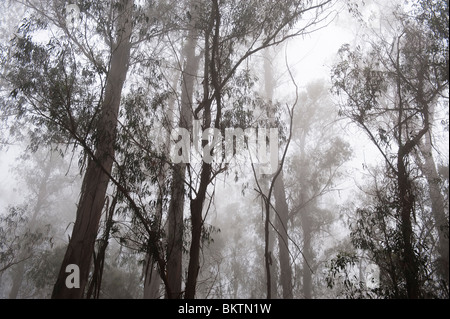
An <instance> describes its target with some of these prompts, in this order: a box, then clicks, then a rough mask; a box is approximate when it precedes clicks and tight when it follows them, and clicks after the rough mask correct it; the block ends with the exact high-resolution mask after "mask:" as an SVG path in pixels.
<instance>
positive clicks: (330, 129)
mask: <svg viewBox="0 0 450 319" xmlns="http://www.w3.org/2000/svg"><path fill="white" fill-rule="evenodd" d="M337 111H338V110H337V108H336V107H335V105H334V104H333V102H332V100H331V96H330V94H329V91H328V88H327V86H326V84H325V83H324V82H323V81H320V80H319V81H316V82H312V83H309V84H308V85H307V86H306V90H305V92H303V93H302V94H301V95H300V107H299V108H298V109H297V112H296V114H295V117H294V133H293V145H294V146H295V149H296V150H297V152H296V153H295V154H294V155H293V156H292V157H291V158H290V159H289V161H288V164H287V171H288V172H289V174H286V175H287V176H289V178H287V179H286V184H287V185H289V187H288V188H287V194H288V198H290V199H291V203H290V204H291V205H290V206H291V209H290V210H289V215H288V220H289V222H290V225H291V226H290V228H291V229H292V230H291V232H292V233H296V231H294V229H297V228H300V229H301V230H300V231H299V233H301V241H302V242H303V245H301V246H302V247H301V249H302V258H303V262H302V287H301V290H302V294H303V297H304V298H307V299H310V298H312V295H313V289H312V288H313V287H312V279H313V274H312V273H313V271H315V270H316V269H317V266H318V265H317V262H316V261H315V258H316V257H317V255H318V254H316V253H315V252H314V244H315V242H316V245H317V239H316V240H315V238H318V237H319V236H320V235H321V232H322V231H325V230H326V229H327V228H328V227H329V226H330V225H331V223H332V222H333V220H334V218H336V216H333V214H332V207H328V205H323V204H321V201H323V200H325V198H328V197H327V195H329V196H332V195H333V194H332V193H333V192H336V191H337V190H338V189H339V188H338V187H336V184H337V183H338V182H339V179H340V178H341V177H342V166H343V165H344V164H345V163H346V162H347V161H348V160H349V159H350V158H351V156H352V150H351V148H350V145H349V143H348V142H347V141H345V140H344V139H343V138H342V137H340V136H339V135H340V134H341V133H342V132H340V131H339V128H338V126H337V124H338V122H337V120H338V112H337ZM294 238H295V237H294ZM294 251H295V249H294Z"/></svg>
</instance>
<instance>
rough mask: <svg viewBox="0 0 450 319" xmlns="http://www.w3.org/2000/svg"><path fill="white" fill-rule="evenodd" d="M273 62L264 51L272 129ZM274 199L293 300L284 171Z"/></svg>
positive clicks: (287, 292) (284, 278) (287, 295)
mask: <svg viewBox="0 0 450 319" xmlns="http://www.w3.org/2000/svg"><path fill="white" fill-rule="evenodd" d="M272 62H273V56H272V55H271V54H270V48H266V49H264V89H265V93H266V97H267V99H268V101H269V107H270V110H268V116H269V122H270V125H271V127H272V126H275V107H274V105H273V95H274V92H275V82H276V81H275V76H274V72H273V64H272ZM274 197H275V210H276V214H275V217H274V218H275V223H274V224H275V225H276V228H277V229H278V251H279V260H280V281H281V287H282V288H283V298H284V299H292V269H291V262H290V256H289V239H288V220H289V207H288V204H287V201H286V191H285V189H284V175H283V171H281V172H280V175H278V177H277V179H276V181H275V185H274ZM272 273H276V272H275V269H273V270H272ZM275 288H276V285H275ZM275 292H276V291H275ZM273 293H274V290H273V289H272V297H273V296H274V294H273ZM275 296H276V294H275Z"/></svg>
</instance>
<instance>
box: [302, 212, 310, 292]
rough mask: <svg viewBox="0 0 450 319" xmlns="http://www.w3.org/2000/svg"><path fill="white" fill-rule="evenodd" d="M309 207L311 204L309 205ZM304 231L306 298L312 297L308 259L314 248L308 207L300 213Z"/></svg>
mask: <svg viewBox="0 0 450 319" xmlns="http://www.w3.org/2000/svg"><path fill="white" fill-rule="evenodd" d="M308 207H309V205H308ZM300 214H301V215H300V218H301V223H302V231H303V287H302V290H303V296H304V298H305V299H311V298H312V273H311V270H310V268H309V264H308V261H311V260H312V250H311V238H312V229H311V217H310V215H309V214H310V212H309V209H308V208H307V207H305V208H304V209H302V212H301V213H300Z"/></svg>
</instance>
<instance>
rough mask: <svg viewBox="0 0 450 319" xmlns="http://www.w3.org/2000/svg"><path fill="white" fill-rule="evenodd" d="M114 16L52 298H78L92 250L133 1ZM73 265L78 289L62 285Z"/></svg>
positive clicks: (125, 62) (113, 135) (124, 0)
mask: <svg viewBox="0 0 450 319" xmlns="http://www.w3.org/2000/svg"><path fill="white" fill-rule="evenodd" d="M121 2H122V4H123V6H120V7H119V14H118V19H117V37H116V39H115V43H114V45H113V46H112V50H111V69H110V71H109V74H108V78H107V84H106V90H105V98H104V101H103V103H102V108H101V110H100V117H99V119H98V124H97V128H96V131H97V135H98V137H97V143H96V147H97V148H96V151H95V158H94V159H90V160H89V163H88V166H87V170H86V174H85V176H84V179H83V185H82V189H81V195H80V200H79V204H78V209H77V215H76V220H75V225H74V227H73V231H72V237H71V238H70V240H69V245H68V247H67V251H66V254H65V256H64V260H63V262H62V265H61V269H60V271H59V275H58V279H57V281H56V284H55V286H54V289H53V293H52V298H82V297H83V293H84V289H85V287H86V284H87V281H88V277H89V270H90V266H91V258H92V255H93V252H94V245H95V239H96V237H97V232H98V227H99V222H100V218H101V215H102V210H103V205H104V202H105V194H106V190H107V187H108V183H109V176H110V173H111V170H112V165H113V161H114V144H115V141H116V135H117V117H118V113H119V106H120V99H121V95H122V89H123V85H124V82H125V78H126V75H127V72H128V66H129V60H130V49H131V45H130V38H131V32H132V23H133V21H132V10H133V1H131V0H122V1H121ZM70 264H75V265H77V266H78V267H79V270H80V278H79V279H80V288H68V287H66V283H65V281H66V277H67V275H68V274H67V273H66V267H67V266H68V265H70Z"/></svg>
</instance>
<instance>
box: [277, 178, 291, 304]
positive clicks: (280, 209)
mask: <svg viewBox="0 0 450 319" xmlns="http://www.w3.org/2000/svg"><path fill="white" fill-rule="evenodd" d="M283 176H284V175H283V172H282V171H281V172H280V175H279V176H278V178H277V180H276V181H275V188H274V191H275V194H274V195H275V209H276V210H277V216H276V217H275V218H276V219H277V223H276V225H277V229H278V250H279V254H280V281H281V287H282V288H283V298H284V299H292V298H293V295H292V268H291V258H290V255H289V238H288V221H289V208H288V204H287V202H286V191H285V186H284V177H283Z"/></svg>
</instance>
